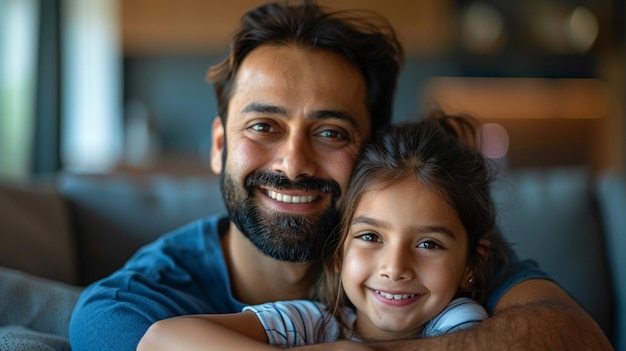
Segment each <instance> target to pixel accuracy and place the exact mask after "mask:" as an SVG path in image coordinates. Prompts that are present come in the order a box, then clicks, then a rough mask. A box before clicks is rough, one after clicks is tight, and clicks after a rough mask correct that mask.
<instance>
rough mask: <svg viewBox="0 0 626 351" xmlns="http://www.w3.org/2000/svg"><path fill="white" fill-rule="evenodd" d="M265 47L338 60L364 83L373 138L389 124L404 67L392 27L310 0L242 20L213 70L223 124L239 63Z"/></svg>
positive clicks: (367, 14)
mask: <svg viewBox="0 0 626 351" xmlns="http://www.w3.org/2000/svg"><path fill="white" fill-rule="evenodd" d="M265 44H274V45H295V46H298V47H303V48H307V49H313V50H328V51H332V52H334V53H336V54H338V55H340V56H341V57H343V58H344V59H346V60H347V61H348V62H350V63H351V64H353V65H354V66H355V67H356V68H358V69H359V71H360V72H361V73H362V74H363V77H364V78H365V82H366V84H367V102H366V103H367V108H368V110H369V112H370V118H371V122H372V128H371V130H372V132H374V131H376V130H379V129H381V128H382V127H383V126H386V125H387V124H389V123H390V121H391V118H392V105H393V96H394V93H395V89H396V82H397V78H398V73H399V71H400V67H401V65H402V64H403V62H404V52H403V49H402V45H401V44H400V42H399V41H398V39H397V37H396V34H395V31H394V30H393V27H392V26H391V24H390V23H389V22H388V21H387V20H386V19H385V18H384V17H382V16H380V15H379V14H377V13H374V12H371V11H365V10H358V11H357V10H344V11H333V12H329V11H326V10H325V9H323V8H322V7H320V6H319V5H317V4H316V3H315V2H314V1H312V0H310V1H307V0H304V1H303V2H302V3H301V4H300V5H290V4H288V2H287V1H284V2H281V3H268V4H265V5H261V6H259V7H257V8H254V9H252V10H250V11H248V12H247V13H246V14H245V15H244V16H243V18H242V20H241V24H240V26H239V28H238V29H237V30H236V32H235V33H234V35H233V37H232V39H231V42H230V52H229V55H228V57H227V58H226V59H224V60H223V61H222V62H220V63H218V64H217V65H215V66H213V67H211V69H210V70H209V73H208V77H207V78H208V80H209V81H210V82H212V83H214V86H215V93H216V95H217V104H218V114H219V116H220V117H221V118H222V120H223V121H224V122H225V120H226V118H227V115H228V102H229V101H230V98H231V97H232V93H233V89H234V87H233V85H234V81H235V78H236V75H237V71H238V70H239V67H240V66H241V63H242V62H243V60H244V59H245V57H246V56H247V55H248V54H249V53H250V52H251V51H252V50H254V49H255V48H257V47H259V46H261V45H265Z"/></svg>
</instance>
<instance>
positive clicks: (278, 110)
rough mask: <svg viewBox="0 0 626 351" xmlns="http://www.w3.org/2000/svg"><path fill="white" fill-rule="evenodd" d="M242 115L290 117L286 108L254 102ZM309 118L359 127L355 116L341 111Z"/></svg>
mask: <svg viewBox="0 0 626 351" xmlns="http://www.w3.org/2000/svg"><path fill="white" fill-rule="evenodd" d="M241 113H265V114H270V115H277V116H281V117H283V118H288V117H289V110H288V109H286V108H284V107H280V106H276V105H270V104H266V103H262V102H253V103H250V104H248V105H246V106H245V107H244V108H243V109H241ZM307 118H309V119H312V120H315V119H319V120H324V119H340V120H344V121H348V122H350V124H352V125H353V126H355V127H356V125H357V123H356V120H355V119H354V116H352V115H351V114H349V113H348V112H345V111H339V110H319V111H313V112H311V113H310V114H309V116H307Z"/></svg>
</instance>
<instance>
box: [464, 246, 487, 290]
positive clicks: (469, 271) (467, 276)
mask: <svg viewBox="0 0 626 351" xmlns="http://www.w3.org/2000/svg"><path fill="white" fill-rule="evenodd" d="M490 246H491V243H490V241H489V239H485V238H483V239H480V240H479V242H478V244H477V245H476V252H477V253H478V259H477V260H475V261H474V262H476V263H475V267H470V265H467V266H466V267H465V273H463V279H462V280H461V288H462V289H467V288H469V287H471V286H472V284H473V283H474V281H475V280H476V272H477V271H479V270H481V269H482V267H483V266H484V264H485V262H487V258H488V255H489V251H488V248H489V247H490Z"/></svg>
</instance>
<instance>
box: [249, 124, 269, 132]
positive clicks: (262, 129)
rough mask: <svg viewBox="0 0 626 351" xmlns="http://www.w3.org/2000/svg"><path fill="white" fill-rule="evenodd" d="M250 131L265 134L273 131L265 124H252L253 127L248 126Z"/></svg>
mask: <svg viewBox="0 0 626 351" xmlns="http://www.w3.org/2000/svg"><path fill="white" fill-rule="evenodd" d="M250 129H252V130H254V131H255V132H266V133H269V132H271V131H273V128H272V126H270V125H269V124H267V123H257V124H254V125H252V126H250Z"/></svg>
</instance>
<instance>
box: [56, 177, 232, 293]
mask: <svg viewBox="0 0 626 351" xmlns="http://www.w3.org/2000/svg"><path fill="white" fill-rule="evenodd" d="M59 191H60V192H61V194H62V196H63V197H64V198H65V199H66V200H67V202H68V203H69V206H70V211H71V214H72V218H73V225H74V233H75V235H76V244H77V248H78V252H79V255H80V256H79V266H80V269H79V271H80V272H79V273H80V282H81V283H82V284H83V285H86V284H89V283H91V282H93V281H95V280H97V279H100V278H102V277H105V276H106V275H108V274H110V273H111V272H113V271H114V270H116V269H119V268H121V267H122V265H123V264H124V263H125V262H126V260H128V258H130V257H131V256H132V255H133V254H134V253H135V251H137V249H138V248H139V247H141V246H142V245H144V244H147V243H149V242H151V241H153V240H154V239H156V238H157V237H159V236H160V235H163V234H165V233H167V232H169V231H171V230H173V229H176V228H177V227H179V226H182V225H184V224H186V223H187V222H190V221H192V220H194V219H198V218H201V217H204V216H207V215H209V214H213V213H219V212H224V211H225V210H224V205H223V201H222V197H221V193H220V191H219V178H218V177H217V176H215V175H212V174H209V172H207V175H206V176H204V175H201V176H161V175H129V174H111V175H85V174H82V175H81V174H69V173H68V174H63V175H62V176H61V177H60V178H59Z"/></svg>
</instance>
